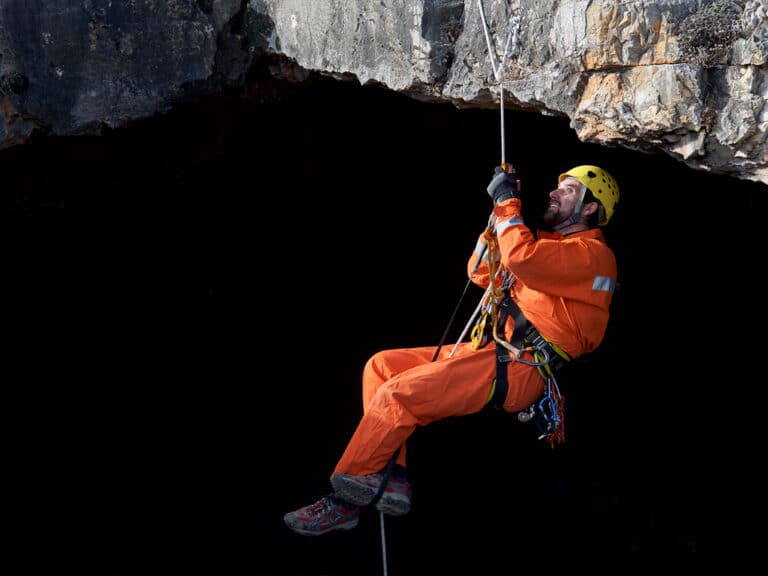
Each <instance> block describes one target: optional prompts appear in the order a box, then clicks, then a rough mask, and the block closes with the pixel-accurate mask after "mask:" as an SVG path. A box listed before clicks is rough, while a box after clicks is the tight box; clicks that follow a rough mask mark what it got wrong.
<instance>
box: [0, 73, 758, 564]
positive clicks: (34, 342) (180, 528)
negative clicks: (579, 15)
mask: <svg viewBox="0 0 768 576" xmlns="http://www.w3.org/2000/svg"><path fill="white" fill-rule="evenodd" d="M260 89H261V90H265V89H264V88H252V89H251V91H250V93H249V94H248V95H246V96H244V95H243V94H230V95H219V96H216V97H212V98H206V99H203V100H201V101H199V102H194V103H188V104H184V105H181V106H179V107H178V108H177V109H175V110H173V111H172V112H169V113H166V114H163V115H158V116H157V117H155V118H152V119H148V120H146V121H141V122H136V123H135V124H134V125H132V126H130V127H127V128H124V129H119V130H117V129H116V130H110V131H107V132H106V133H105V134H103V135H102V136H98V137H96V136H70V137H53V136H40V137H37V138H34V139H33V140H32V141H31V142H29V143H28V144H25V145H23V146H17V147H14V148H10V149H7V150H4V151H2V152H0V167H2V173H3V182H2V196H1V198H2V208H1V210H2V212H1V214H2V233H3V236H4V242H3V247H4V251H3V268H4V270H5V274H4V282H3V288H2V297H3V301H4V306H3V307H2V309H3V321H2V324H3V327H4V330H3V340H4V341H3V349H4V352H5V357H6V358H5V362H4V365H5V366H6V369H5V371H4V374H5V378H4V386H3V399H2V402H0V405H1V406H2V410H3V417H2V420H3V424H4V429H5V430H4V432H3V438H4V444H5V446H4V452H5V454H4V456H5V458H4V464H5V469H6V472H5V474H4V475H5V476H6V480H8V481H9V482H10V487H9V488H8V489H7V494H8V495H10V496H12V498H11V501H10V504H8V510H7V513H4V514H3V518H4V524H5V526H4V528H5V529H6V530H7V532H8V533H7V534H5V535H4V538H3V539H2V544H0V546H2V548H3V549H2V550H0V558H2V563H3V565H0V572H2V573H3V574H6V573H7V574H17V573H18V574H22V573H46V574H148V573H171V572H174V573H175V572H184V573H206V574H265V575H266V574H270V575H276V574H284V575H299V574H301V575H309V574H318V575H319V574H323V575H334V574H345V575H347V574H348V575H352V574H354V575H360V574H379V573H381V572H382V551H381V542H380V538H381V536H380V526H379V522H378V517H377V516H376V514H375V513H374V512H373V511H371V512H368V511H365V512H364V515H363V518H362V520H361V523H360V526H359V527H358V528H357V529H355V530H354V531H352V532H349V533H344V534H330V535H327V536H322V537H319V538H302V537H300V536H297V535H294V534H292V533H291V532H289V531H288V530H287V529H286V528H285V526H284V525H283V523H282V515H283V514H284V513H285V512H287V511H289V510H293V509H295V508H297V507H299V506H303V505H305V504H309V503H310V502H312V501H314V500H315V499H316V498H318V497H319V496H321V495H323V494H325V493H327V492H328V491H329V485H328V475H329V474H330V471H331V469H332V467H333V464H334V463H335V461H336V459H337V458H338V457H339V455H340V454H341V451H342V449H343V446H344V444H345V442H346V439H347V438H348V436H349V435H350V434H351V433H352V431H353V430H354V426H355V424H356V422H357V419H358V417H359V415H360V385H359V378H360V371H361V369H362V366H363V363H364V362H365V360H366V359H367V357H368V356H369V355H370V354H371V353H372V352H374V351H376V350H378V349H381V348H388V347H400V346H411V345H423V344H435V343H437V342H438V340H439V339H440V337H441V335H442V333H443V331H444V329H445V328H446V323H447V322H448V320H449V318H450V316H451V314H452V313H453V311H454V310H455V309H457V308H458V309H459V311H460V313H459V314H457V318H458V320H457V321H456V323H455V325H454V326H452V327H451V331H450V336H449V338H448V341H449V342H452V340H451V338H453V339H455V338H457V337H458V334H459V333H460V329H461V328H462V327H463V324H464V322H465V321H466V319H467V318H468V317H469V314H470V311H471V310H472V309H473V308H474V306H475V304H476V301H477V300H476V299H477V298H478V297H479V293H472V292H470V294H469V296H468V298H466V299H461V300H460V299H459V297H460V295H461V293H462V289H463V287H464V284H465V282H466V276H465V264H466V259H467V258H468V257H469V254H470V252H471V250H472V248H473V247H474V242H475V239H476V236H477V234H479V233H480V232H481V231H482V229H483V227H484V225H485V223H486V221H487V217H488V213H489V209H490V204H489V203H490V201H489V199H488V197H487V195H486V193H485V186H486V184H487V182H488V180H489V178H490V176H491V173H492V170H493V168H494V166H495V165H497V164H498V163H499V161H500V137H499V134H500V126H499V111H498V110H470V109H458V108H456V107H454V106H451V105H438V104H426V103H422V102H418V101H416V100H414V99H411V98H408V97H406V96H403V95H398V94H394V93H392V92H389V91H387V90H385V89H383V88H380V87H375V86H362V87H361V86H359V85H356V84H353V83H348V82H345V83H342V82H338V81H334V80H331V79H322V78H320V79H315V80H314V81H312V82H308V83H307V84H306V85H303V86H287V85H282V84H280V83H279V82H278V83H276V84H274V85H272V87H271V88H270V90H272V91H273V92H274V93H275V94H277V95H278V96H279V97H278V98H274V97H270V98H264V97H261V96H260V94H262V95H263V94H264V93H266V92H261V93H260V92H259V90H260ZM505 126H506V139H505V144H506V146H505V149H506V160H508V161H510V162H512V163H513V164H514V165H515V166H516V168H517V172H518V175H519V177H520V179H521V181H522V183H523V187H524V194H523V199H524V202H525V206H526V211H527V212H528V214H529V217H530V218H531V219H535V217H536V215H537V214H538V213H539V211H540V210H541V206H542V204H541V203H542V202H543V200H544V198H545V197H546V192H548V191H549V190H550V189H551V188H553V187H554V185H555V182H556V178H557V175H558V174H559V173H560V172H562V171H564V170H565V169H568V168H570V167H572V166H575V165H578V164H598V165H601V166H604V167H605V168H607V169H609V170H610V171H611V172H613V174H614V175H615V176H616V179H617V180H618V182H619V185H620V187H621V193H622V195H621V201H620V204H619V208H618V210H617V215H616V217H615V218H614V220H613V222H612V223H611V224H610V226H609V227H608V228H607V229H606V235H607V237H608V240H609V242H610V243H611V245H612V246H613V248H614V250H615V252H616V254H617V258H618V262H619V287H618V289H617V291H616V295H615V299H614V304H613V309H612V320H611V325H610V327H609V330H608V333H607V335H606V338H605V340H604V342H603V345H602V346H601V348H600V349H599V350H598V351H596V352H595V353H594V354H592V355H591V356H590V357H588V358H584V359H582V360H581V361H579V362H577V363H576V364H574V365H572V366H569V367H568V368H567V369H566V371H565V372H564V374H563V376H562V377H561V385H562V387H563V391H564V394H565V395H566V398H567V410H568V412H567V414H568V418H567V425H566V442H565V444H563V445H561V446H559V447H558V448H556V449H554V450H552V449H551V448H549V446H547V445H546V444H545V443H543V442H539V441H537V439H536V432H535V430H533V429H531V428H530V427H528V426H527V425H524V424H520V423H518V422H517V421H516V420H514V418H509V417H504V416H502V415H500V414H499V415H496V414H479V415H476V416H471V417H465V418H460V419H449V420H445V421H441V422H438V423H435V424H434V425H431V426H428V427H425V428H421V429H419V430H417V432H416V433H415V434H414V436H413V437H412V439H411V443H410V444H409V454H410V456H409V474H410V475H411V481H412V483H413V485H414V505H413V510H412V512H411V514H409V515H408V516H406V517H404V518H393V519H391V520H388V524H387V536H386V537H387V541H386V550H387V558H388V567H389V570H390V572H391V573H392V574H393V576H394V575H404V574H425V573H426V574H497V573H500V572H501V571H502V570H503V571H505V572H508V573H514V574H520V575H524V574H537V575H541V574H555V573H557V574H561V573H577V572H578V573H590V574H654V575H655V574H662V573H675V574H684V573H690V574H693V573H700V571H701V570H703V568H704V567H708V568H713V567H715V566H726V565H728V566H731V567H733V565H734V564H733V563H734V562H735V561H736V560H737V559H739V558H741V557H742V556H741V554H740V553H739V552H738V547H739V546H741V545H742V540H741V536H740V535H739V528H741V527H742V526H743V522H744V521H743V520H742V518H741V516H740V515H741V511H742V510H743V507H744V506H745V505H747V500H748V499H749V498H750V494H751V493H750V491H749V489H748V485H749V482H750V481H751V479H752V478H754V475H753V473H752V470H751V469H750V468H751V466H752V465H753V464H752V461H753V460H752V458H747V457H744V456H742V455H741V454H742V453H743V452H742V448H743V445H744V442H745V438H746V439H751V438H754V437H755V432H756V430H752V429H751V428H750V427H751V426H755V427H757V424H756V423H755V420H754V419H753V418H751V417H749V410H750V408H751V406H750V404H751V402H750V400H746V401H745V400H744V399H741V400H739V392H738V391H739V390H742V391H743V393H744V394H745V395H746V398H747V399H749V398H753V397H754V396H753V394H756V391H753V390H751V389H750V381H751V380H752V379H753V375H752V374H751V371H750V369H749V367H748V366H746V365H744V364H742V363H741V362H739V361H734V358H735V357H738V356H739V355H740V354H742V353H743V352H742V350H743V348H742V346H743V342H744V340H745V339H748V338H751V337H750V336H749V335H750V334H753V333H754V330H753V329H752V328H751V322H750V320H752V319H753V318H756V312H755V302H758V299H757V295H756V294H755V293H754V287H755V286H756V280H757V278H756V274H757V269H758V267H759V266H758V265H757V264H756V263H757V262H759V260H758V258H759V253H762V244H763V242H762V241H761V240H758V238H757V233H756V232H757V231H758V230H759V226H760V224H759V221H760V220H762V217H763V215H764V213H765V196H766V189H765V186H763V185H761V184H757V183H752V182H746V181H739V180H736V179H734V178H730V177H726V176H717V175H712V174H707V173H704V172H702V171H694V170H691V169H689V168H687V167H685V166H683V165H682V164H681V163H679V162H676V161H674V160H672V159H671V158H669V157H666V156H662V155H653V154H642V153H639V152H633V151H628V150H623V149H617V148H608V147H604V146H598V145H593V144H585V143H581V142H579V141H578V140H577V138H576V137H575V135H574V133H573V131H572V130H571V129H570V128H569V126H568V122H567V120H564V119H558V118H550V117H543V116H540V115H537V114H532V113H524V112H513V111H507V112H506V113H505ZM748 349H751V350H754V349H755V346H754V344H749V345H748ZM724 387H727V390H724ZM729 391H730V394H729ZM732 401H736V402H740V403H741V402H743V405H742V406H740V407H739V409H738V410H739V411H745V412H746V415H745V417H743V418H738V417H737V418H734V417H730V416H729V417H725V416H724V411H725V410H726V403H730V402H732ZM747 441H749V440H747Z"/></svg>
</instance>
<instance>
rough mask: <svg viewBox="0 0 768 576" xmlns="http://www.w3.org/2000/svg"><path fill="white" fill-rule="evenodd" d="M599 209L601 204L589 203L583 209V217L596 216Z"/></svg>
mask: <svg viewBox="0 0 768 576" xmlns="http://www.w3.org/2000/svg"><path fill="white" fill-rule="evenodd" d="M598 208H600V204H599V203H597V202H587V203H586V204H584V206H582V208H581V216H582V217H584V216H589V215H590V214H594V213H595V212H597V210H598Z"/></svg>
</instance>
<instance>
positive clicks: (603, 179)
mask: <svg viewBox="0 0 768 576" xmlns="http://www.w3.org/2000/svg"><path fill="white" fill-rule="evenodd" d="M569 176H570V177H571V178H576V180H578V181H579V182H581V183H582V184H584V186H586V187H587V189H588V190H589V191H590V192H592V196H594V197H595V199H596V200H597V201H598V202H600V204H601V205H602V206H603V210H604V214H603V216H602V218H601V219H600V221H599V222H598V225H600V226H605V225H606V224H608V222H609V221H610V219H611V217H612V216H613V213H614V212H615V211H616V205H617V204H618V203H619V185H618V184H617V183H616V180H615V179H614V177H613V176H611V175H610V174H609V173H608V172H606V171H605V170H603V169H602V168H599V167H597V166H591V165H589V164H585V165H583V166H576V167H575V168H571V169H570V170H568V171H567V172H563V173H562V174H560V178H558V180H557V181H558V183H560V182H562V181H563V180H565V179H566V178H568V177H569Z"/></svg>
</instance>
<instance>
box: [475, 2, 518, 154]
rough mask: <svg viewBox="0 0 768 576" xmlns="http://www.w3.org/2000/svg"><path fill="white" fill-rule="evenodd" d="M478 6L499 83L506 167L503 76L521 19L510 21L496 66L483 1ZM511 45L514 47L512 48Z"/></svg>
mask: <svg viewBox="0 0 768 576" xmlns="http://www.w3.org/2000/svg"><path fill="white" fill-rule="evenodd" d="M477 5H478V7H479V8H480V19H481V20H482V22H483V34H484V35H485V44H486V46H487V47H488V59H489V60H490V61H491V71H492V72H493V77H494V78H495V79H496V82H498V83H499V109H500V112H501V119H500V120H501V127H500V131H501V165H502V166H505V165H506V157H507V156H506V137H505V134H504V78H503V76H502V73H503V70H504V64H505V63H506V60H507V56H509V54H511V53H512V52H514V51H515V50H516V49H517V31H518V28H519V26H520V17H519V16H512V17H511V18H510V21H509V30H508V32H507V40H506V42H505V43H504V52H503V54H502V55H501V61H500V62H499V63H498V66H497V65H496V50H495V49H494V47H493V44H492V43H491V36H490V34H489V32H488V22H487V21H486V19H485V10H484V9H483V1H482V0H477ZM510 44H512V47H511V48H510Z"/></svg>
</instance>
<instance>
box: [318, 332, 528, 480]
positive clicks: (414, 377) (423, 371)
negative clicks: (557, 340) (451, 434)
mask: <svg viewBox="0 0 768 576" xmlns="http://www.w3.org/2000/svg"><path fill="white" fill-rule="evenodd" d="M434 352H435V347H433V346H430V347H422V348H405V349H397V350H384V351H381V352H378V353H376V354H374V355H373V356H372V357H371V358H370V359H369V360H368V362H367V363H366V366H365V369H364V370H363V404H364V406H363V417H362V418H361V420H360V422H359V423H358V426H357V429H356V430H355V432H354V434H353V435H352V438H351V439H350V441H349V443H348V444H347V447H346V449H345V451H344V453H343V454H342V456H341V458H340V459H339V461H338V462H337V464H336V468H335V469H334V472H333V473H334V474H336V473H342V472H343V473H346V474H355V475H358V474H370V473H372V472H379V471H381V470H382V469H383V468H384V467H385V466H386V465H387V463H388V462H389V460H390V458H391V457H392V454H394V453H395V451H396V450H397V448H398V447H400V448H401V452H400V456H399V457H398V463H400V464H401V465H403V466H404V465H405V452H404V447H405V441H406V439H407V438H408V437H409V436H410V435H411V434H412V433H413V431H414V430H415V428H416V426H424V425H426V424H429V423H430V422H434V421H436V420H440V419H442V418H447V417H449V416H462V415H466V414H473V413H475V412H479V411H480V410H481V409H482V408H483V406H485V404H486V402H487V400H488V395H489V393H490V390H491V384H492V381H493V378H494V377H495V376H496V352H495V349H494V347H493V345H489V346H486V347H485V348H483V349H481V350H472V344H471V343H470V342H465V343H461V344H460V345H459V347H458V348H457V350H456V352H455V353H454V354H453V356H452V357H451V358H448V355H449V354H450V347H448V348H443V349H441V351H440V356H439V358H438V359H437V360H436V361H435V362H432V356H433V355H434ZM508 375H509V376H508V378H509V392H508V394H507V400H506V402H505V404H504V408H505V409H507V410H510V411H515V410H520V409H522V408H527V407H528V406H529V405H530V404H531V403H532V402H534V401H535V400H536V399H537V398H538V397H539V396H540V395H541V393H542V390H543V381H542V379H541V377H540V376H539V373H538V372H537V371H536V369H535V368H532V367H530V366H526V365H524V364H520V363H512V364H510V365H509V367H508Z"/></svg>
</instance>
